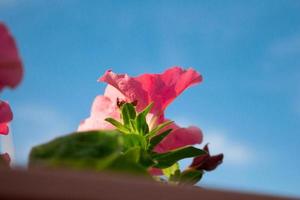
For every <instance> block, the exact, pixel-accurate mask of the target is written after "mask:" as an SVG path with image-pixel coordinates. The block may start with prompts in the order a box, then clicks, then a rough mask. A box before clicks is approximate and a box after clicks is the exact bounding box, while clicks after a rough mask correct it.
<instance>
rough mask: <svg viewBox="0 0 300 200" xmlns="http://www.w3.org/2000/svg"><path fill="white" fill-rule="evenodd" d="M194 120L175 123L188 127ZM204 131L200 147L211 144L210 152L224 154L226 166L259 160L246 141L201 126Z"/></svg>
mask: <svg viewBox="0 0 300 200" xmlns="http://www.w3.org/2000/svg"><path fill="white" fill-rule="evenodd" d="M191 121H192V120H188V119H187V118H180V119H176V120H175V122H176V123H177V124H179V125H180V126H182V127H187V126H189V125H191V124H197V123H192V122H191ZM201 128H202V130H203V135H204V140H203V142H202V144H201V145H198V146H199V147H203V144H206V143H209V144H210V146H209V147H210V151H211V153H212V154H219V153H224V155H225V156H224V163H225V164H226V165H246V164H249V163H251V162H253V161H254V159H256V158H257V155H256V153H255V152H254V150H253V148H251V146H250V145H249V144H247V143H246V142H245V141H243V140H240V139H236V138H232V135H231V134H230V135H229V134H228V133H227V131H226V130H224V129H220V128H218V129H216V128H208V127H205V126H201Z"/></svg>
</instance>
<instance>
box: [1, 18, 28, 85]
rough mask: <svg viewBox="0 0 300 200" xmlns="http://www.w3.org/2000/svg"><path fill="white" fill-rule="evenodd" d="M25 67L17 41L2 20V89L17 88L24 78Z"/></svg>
mask: <svg viewBox="0 0 300 200" xmlns="http://www.w3.org/2000/svg"><path fill="white" fill-rule="evenodd" d="M22 76H23V68H22V62H21V59H20V57H19V54H18V50H17V46H16V43H15V41H14V39H13V37H12V36H11V34H10V32H9V30H8V29H7V27H6V26H5V25H4V24H3V23H1V22H0V91H1V90H2V89H3V88H4V87H11V88H15V87H16V86H17V85H18V84H19V83H20V82H21V79H22Z"/></svg>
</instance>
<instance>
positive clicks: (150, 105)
mask: <svg viewBox="0 0 300 200" xmlns="http://www.w3.org/2000/svg"><path fill="white" fill-rule="evenodd" d="M152 107H153V102H152V103H150V104H149V105H148V106H147V107H146V108H145V109H144V110H143V111H142V112H140V114H142V115H144V116H146V115H148V113H149V112H150V110H151V108H152Z"/></svg>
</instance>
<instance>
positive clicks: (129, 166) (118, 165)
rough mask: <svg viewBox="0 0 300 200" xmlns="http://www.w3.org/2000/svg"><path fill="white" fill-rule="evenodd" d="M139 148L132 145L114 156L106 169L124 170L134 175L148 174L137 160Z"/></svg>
mask: <svg viewBox="0 0 300 200" xmlns="http://www.w3.org/2000/svg"><path fill="white" fill-rule="evenodd" d="M140 155H141V149H140V148H139V147H134V148H131V149H129V150H128V151H127V152H126V153H124V154H122V155H120V156H119V157H118V158H116V159H115V160H114V161H113V162H112V163H111V164H110V165H109V166H108V167H107V170H111V171H116V172H126V173H131V174H136V175H148V172H147V168H146V167H144V166H142V165H141V164H140V162H139V160H140Z"/></svg>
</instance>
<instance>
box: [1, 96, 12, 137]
mask: <svg viewBox="0 0 300 200" xmlns="http://www.w3.org/2000/svg"><path fill="white" fill-rule="evenodd" d="M12 118H13V114H12V112H11V109H10V107H9V105H8V103H6V102H4V101H1V100H0V134H2V135H7V134H8V132H9V128H8V123H9V122H10V121H11V120H12Z"/></svg>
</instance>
